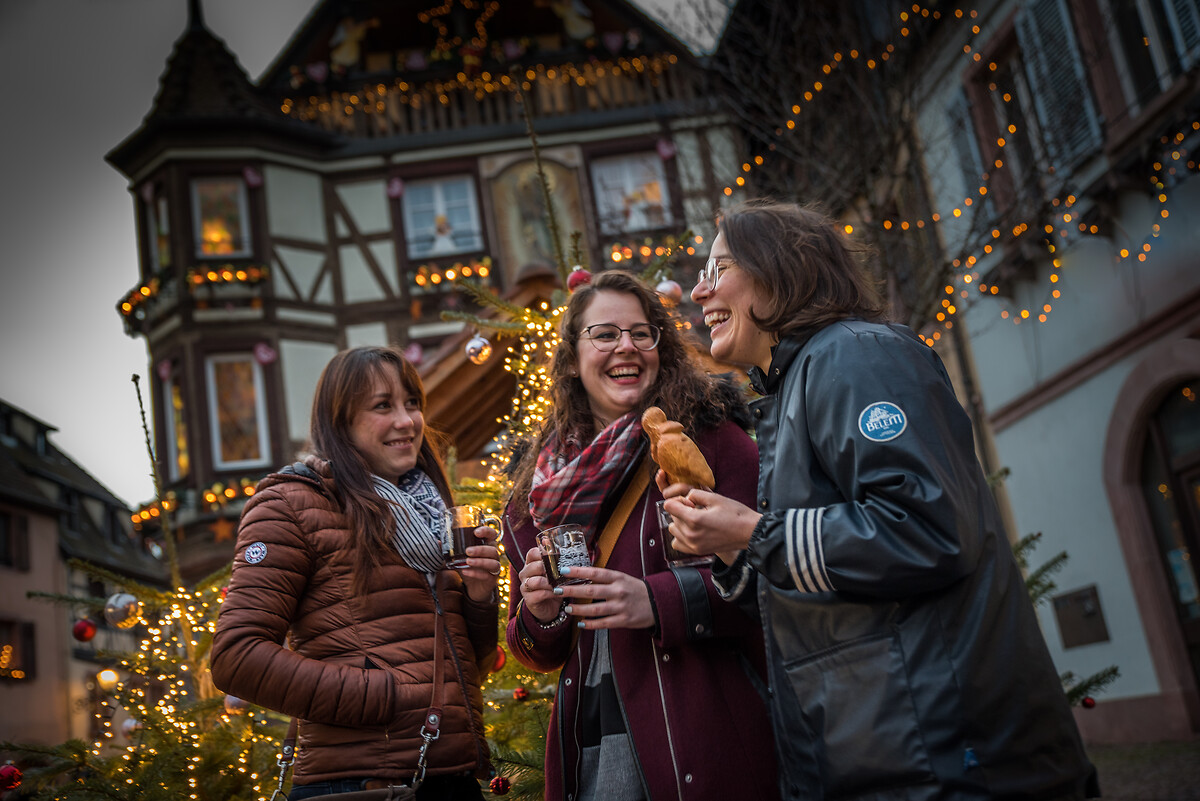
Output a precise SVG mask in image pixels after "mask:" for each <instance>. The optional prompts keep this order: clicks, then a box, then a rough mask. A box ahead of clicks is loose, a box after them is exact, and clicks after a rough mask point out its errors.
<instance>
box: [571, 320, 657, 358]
mask: <svg viewBox="0 0 1200 801" xmlns="http://www.w3.org/2000/svg"><path fill="white" fill-rule="evenodd" d="M661 333H662V332H661V331H659V330H658V326H656V325H650V323H635V324H633V325H631V326H629V328H622V327H621V326H619V325H616V324H615V323H596V324H595V325H589V326H588V327H587V328H585V329H583V338H584V339H590V340H591V341H592V345H593V346H594V347H595V348H596V350H598V351H600V352H601V353H609V352H611V351H614V350H616V349H617V345H619V344H620V343H621V334H629V340H630V341H631V342H632V343H633V346H634V347H635V348H637V349H638V350H654V349H655V348H657V347H658V338H659V335H660V334H661Z"/></svg>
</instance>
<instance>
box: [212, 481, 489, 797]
mask: <svg viewBox="0 0 1200 801" xmlns="http://www.w3.org/2000/svg"><path fill="white" fill-rule="evenodd" d="M305 464H306V465H307V468H308V469H307V470H306V469H304V468H302V467H301V468H298V469H297V468H288V469H286V470H284V471H282V472H280V473H275V474H272V475H270V476H267V477H266V478H265V479H263V480H262V482H260V483H259V485H258V491H257V492H256V493H255V494H254V496H253V497H252V498H251V499H250V500H249V502H247V504H246V508H245V510H244V511H243V513H242V521H241V525H240V527H239V529H238V543H237V555H236V557H235V558H234V563H233V578H232V579H231V580H230V583H229V593H228V595H227V597H226V598H225V603H224V605H223V606H222V608H221V615H220V618H219V620H218V622H217V632H216V635H215V637H214V638H213V645H212V654H211V666H212V676H213V682H214V683H215V684H216V685H217V687H219V688H221V689H222V690H223V691H225V692H227V693H231V694H233V695H235V696H237V697H239V698H243V699H245V700H247V701H250V702H252V703H255V704H258V705H259V706H263V707H266V708H267V709H273V710H276V711H278V712H282V713H283V714H285V715H291V716H293V717H296V718H299V719H300V727H299V737H298V739H297V757H296V764H295V767H294V771H295V773H294V777H293V779H294V781H295V782H296V783H297V784H311V783H313V782H318V781H328V780H332V779H342V778H353V777H372V778H381V779H407V778H410V777H411V776H412V775H413V774H414V772H415V769H416V765H417V755H418V751H419V748H420V744H421V738H420V736H419V734H418V731H419V729H420V728H421V724H422V721H423V718H424V714H425V711H426V710H427V709H428V708H429V702H430V699H431V697H432V693H433V684H432V681H433V634H434V614H435V603H437V604H439V605H440V608H441V610H442V613H443V615H444V621H445V625H444V631H445V632H446V636H447V637H448V642H450V643H451V644H452V646H453V647H452V648H451V647H445V648H443V649H442V651H443V659H442V670H443V677H444V678H443V682H444V687H445V704H444V708H443V713H444V715H443V719H442V725H441V735H440V737H439V739H438V740H436V741H434V742H433V743H432V744H431V745H430V747H429V756H428V773H429V775H436V774H448V773H462V772H468V771H473V772H475V773H476V774H477V775H479V776H481V777H483V776H486V774H487V771H488V770H490V762H489V759H488V751H487V743H486V741H485V740H484V737H483V697H482V694H481V692H480V681H481V679H482V678H483V676H484V675H485V672H486V669H487V668H489V667H490V666H491V664H492V662H493V661H494V659H495V656H496V640H497V636H498V630H497V617H496V616H497V606H496V604H495V603H494V602H493V603H479V602H475V601H472V600H471V599H470V598H468V597H467V594H466V592H465V590H464V589H463V584H462V579H461V578H460V577H459V576H458V574H457V573H455V572H454V571H450V570H443V571H440V572H439V573H437V577H438V578H437V583H436V596H437V597H436V601H435V595H434V591H433V590H431V588H430V586H429V582H428V581H427V580H426V577H425V574H424V573H421V572H419V571H417V570H413V569H412V568H410V567H408V566H407V565H405V564H404V562H403V561H402V560H401V558H400V556H399V555H398V554H395V553H391V554H389V555H388V556H387V557H385V558H384V559H383V563H382V564H381V565H380V566H379V567H378V568H375V569H374V570H373V571H372V572H371V575H370V576H369V577H368V581H367V592H366V593H365V595H363V596H356V595H355V594H354V593H353V591H352V590H351V578H352V572H353V570H354V561H353V553H352V552H351V551H350V550H348V548H347V545H348V531H347V527H348V521H347V518H346V516H345V515H344V514H343V513H342V512H341V507H340V504H339V503H338V501H337V499H336V497H335V496H334V493H333V489H332V487H333V483H332V478H331V477H330V473H329V468H328V464H327V463H325V462H323V461H321V460H319V459H316V458H315V457H309V459H308V460H307V461H306V463H305ZM289 631H290V645H291V648H290V649H289V648H286V647H284V646H283V645H282V644H281V643H282V642H283V640H284V636H285V634H287V633H288V632H289ZM464 688H465V691H464Z"/></svg>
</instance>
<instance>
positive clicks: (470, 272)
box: [410, 256, 492, 290]
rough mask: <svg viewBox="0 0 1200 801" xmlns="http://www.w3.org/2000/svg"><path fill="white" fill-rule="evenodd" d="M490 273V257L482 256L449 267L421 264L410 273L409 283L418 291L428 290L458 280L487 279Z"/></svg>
mask: <svg viewBox="0 0 1200 801" xmlns="http://www.w3.org/2000/svg"><path fill="white" fill-rule="evenodd" d="M491 273H492V257H491V256H484V257H483V258H481V259H473V260H471V261H468V262H455V263H454V264H452V265H450V266H449V267H439V266H438V265H436V264H422V265H421V266H420V267H418V268H417V269H416V270H415V271H413V272H412V273H410V275H411V278H410V281H411V283H412V285H413V286H415V287H417V288H418V289H423V290H428V289H430V288H431V287H436V286H437V285H438V284H441V283H443V282H445V283H446V284H447V285H450V284H452V283H454V282H455V281H457V280H459V279H460V278H481V279H487V278H488V277H489V276H490V275H491Z"/></svg>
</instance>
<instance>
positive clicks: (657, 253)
mask: <svg viewBox="0 0 1200 801" xmlns="http://www.w3.org/2000/svg"><path fill="white" fill-rule="evenodd" d="M689 240H691V241H692V242H694V244H684V243H685V242H688V241H689ZM703 241H704V237H702V236H697V237H694V238H691V237H684V238H683V240H682V241H681V240H680V238H678V237H676V236H674V235H673V234H668V235H667V236H666V237H664V238H663V239H661V240H659V241H655V240H654V239H653V238H652V237H646V238H645V239H643V240H642V241H641V242H640V243H638V242H612V243H610V244H609V245H608V246H607V247H606V248H605V252H607V253H608V259H609V260H611V261H612V263H613V264H616V265H620V266H628V265H625V264H623V263H624V262H633V261H640V262H641V263H642V264H647V263H648V262H649V261H650V260H651V259H655V258H658V259H662V258H670V257H671V256H673V255H675V254H676V253H677V252H678V253H686V254H687V255H689V256H694V255H695V254H696V248H695V245H698V244H700V243H702V242H703Z"/></svg>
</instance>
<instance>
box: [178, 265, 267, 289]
mask: <svg viewBox="0 0 1200 801" xmlns="http://www.w3.org/2000/svg"><path fill="white" fill-rule="evenodd" d="M269 274H270V270H269V269H268V268H267V267H266V265H261V264H251V265H247V266H245V267H235V266H234V265H232V264H224V265H221V266H220V267H217V266H213V267H193V268H192V269H190V270H188V272H187V283H188V286H189V287H193V288H195V287H201V286H205V285H207V284H251V285H253V284H257V283H258V282H259V281H263V280H265V279H266V278H267V276H268V275H269Z"/></svg>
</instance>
